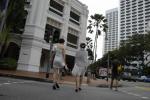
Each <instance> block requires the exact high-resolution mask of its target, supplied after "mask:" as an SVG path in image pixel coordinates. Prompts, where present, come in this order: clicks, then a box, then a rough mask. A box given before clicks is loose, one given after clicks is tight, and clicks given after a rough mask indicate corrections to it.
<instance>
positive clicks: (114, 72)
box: [110, 59, 120, 91]
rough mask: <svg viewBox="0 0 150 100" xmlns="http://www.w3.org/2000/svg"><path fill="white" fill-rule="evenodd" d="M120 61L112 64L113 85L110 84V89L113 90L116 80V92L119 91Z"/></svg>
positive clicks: (114, 61)
mask: <svg viewBox="0 0 150 100" xmlns="http://www.w3.org/2000/svg"><path fill="white" fill-rule="evenodd" d="M119 65H120V64H119V61H118V60H117V59H115V60H113V62H112V68H111V84H110V89H112V88H113V83H114V80H115V90H116V91H117V90H118V78H119V72H118V66H119Z"/></svg>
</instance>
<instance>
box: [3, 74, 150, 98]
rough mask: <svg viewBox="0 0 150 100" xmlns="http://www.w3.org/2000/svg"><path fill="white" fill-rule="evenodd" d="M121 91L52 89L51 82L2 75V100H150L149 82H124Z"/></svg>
mask: <svg viewBox="0 0 150 100" xmlns="http://www.w3.org/2000/svg"><path fill="white" fill-rule="evenodd" d="M123 84H124V86H123V87H121V88H119V91H114V90H110V89H108V88H98V87H89V86H83V90H82V91H81V92H78V93H76V92H75V91H74V86H71V85H61V88H60V89H59V90H52V84H51V83H45V82H37V81H29V80H21V79H13V78H6V77H0V100H150V95H149V94H150V87H149V84H144V83H131V82H124V83H123Z"/></svg>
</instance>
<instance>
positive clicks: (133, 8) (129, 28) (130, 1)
mask: <svg viewBox="0 0 150 100" xmlns="http://www.w3.org/2000/svg"><path fill="white" fill-rule="evenodd" d="M149 21H150V0H120V41H122V40H126V39H128V38H129V37H131V36H132V35H135V34H143V33H146V29H147V25H148V22H149Z"/></svg>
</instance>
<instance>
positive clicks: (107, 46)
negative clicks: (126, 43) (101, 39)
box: [104, 8, 119, 54]
mask: <svg viewBox="0 0 150 100" xmlns="http://www.w3.org/2000/svg"><path fill="white" fill-rule="evenodd" d="M106 19H107V25H108V31H107V37H106V38H105V43H104V54H105V53H107V52H108V51H113V50H114V49H116V48H118V45H119V44H118V43H119V42H118V8H114V9H110V10H108V11H106Z"/></svg>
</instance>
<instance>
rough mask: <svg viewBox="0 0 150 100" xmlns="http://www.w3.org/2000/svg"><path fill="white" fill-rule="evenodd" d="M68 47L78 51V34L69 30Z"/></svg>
mask: <svg viewBox="0 0 150 100" xmlns="http://www.w3.org/2000/svg"><path fill="white" fill-rule="evenodd" d="M67 46H69V47H72V48H75V49H77V48H78V32H77V31H76V30H74V29H71V28H69V31H68V35H67Z"/></svg>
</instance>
